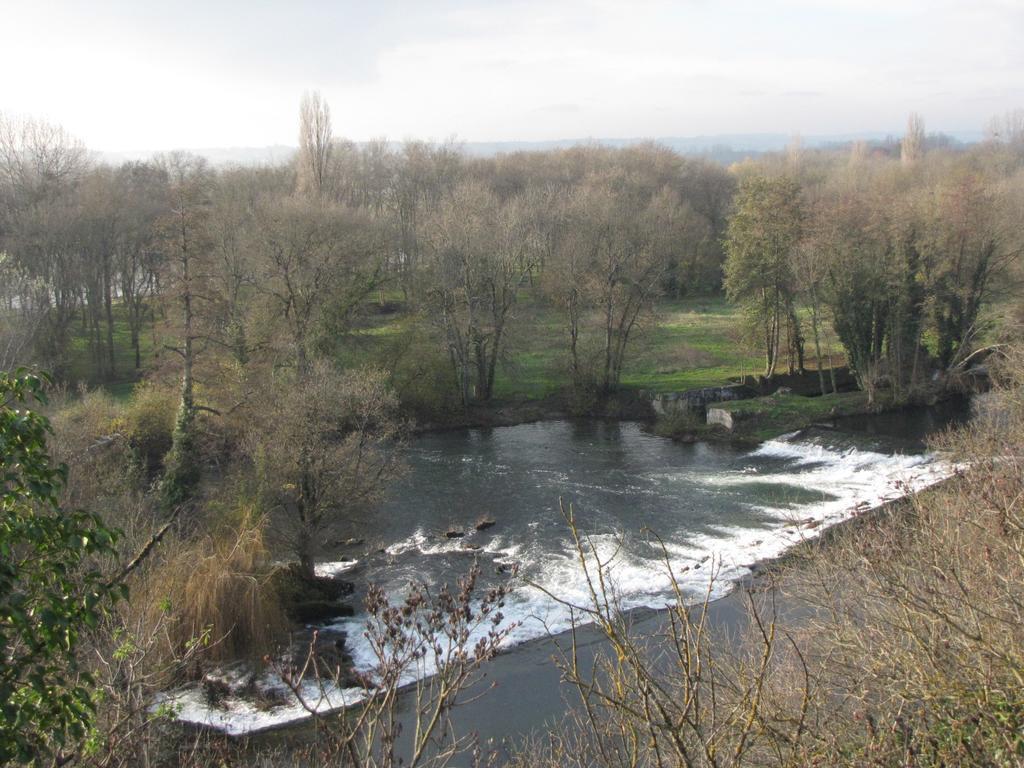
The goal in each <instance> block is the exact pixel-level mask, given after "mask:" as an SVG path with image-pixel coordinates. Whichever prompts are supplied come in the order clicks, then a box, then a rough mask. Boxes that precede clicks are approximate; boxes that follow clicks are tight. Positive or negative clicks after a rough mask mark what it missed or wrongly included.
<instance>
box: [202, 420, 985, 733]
mask: <svg viewBox="0 0 1024 768" xmlns="http://www.w3.org/2000/svg"><path fill="white" fill-rule="evenodd" d="M964 418H965V410H964V409H963V408H962V407H956V406H947V407H945V408H942V409H920V410H914V411H906V412H901V413H899V414H891V415H883V416H873V417H861V418H857V419H850V420H844V421H841V422H836V423H834V424H831V425H826V426H819V427H813V428H810V429H807V430H802V431H800V432H798V433H794V434H791V435H786V436H783V437H780V438H778V439H775V440H770V441H767V442H765V443H763V444H761V445H760V446H759V447H756V448H743V449H741V448H737V447H734V446H729V445H724V444H709V443H696V444H690V445H687V444H680V443H676V442H672V441H670V440H666V439H664V438H659V437H656V436H653V435H650V434H647V433H645V432H644V431H643V429H642V428H641V426H640V425H638V424H635V423H629V422H625V423H603V422H571V421H547V422H538V423H534V424H524V425H520V426H513V427H498V428H493V429H468V430H462V431H451V432H439V433H432V434H425V435H421V436H418V437H416V438H415V440H414V441H413V443H412V445H411V446H410V448H409V451H408V455H407V464H408V472H407V473H406V474H405V476H404V477H403V478H402V480H401V481H400V482H399V483H397V484H396V485H395V487H394V488H393V489H392V491H391V493H390V495H389V497H388V498H387V500H386V502H385V503H384V505H383V507H382V509H381V510H380V513H379V514H378V515H376V516H375V518H374V521H373V524H372V525H366V526H365V527H364V530H363V533H364V536H365V542H364V543H363V544H362V545H360V546H358V547H348V548H344V547H339V548H337V555H336V557H335V558H334V559H332V558H331V557H328V558H327V560H328V562H324V563H322V564H321V566H320V571H321V572H322V573H338V572H344V573H345V577H346V578H350V579H352V580H353V581H355V582H356V583H357V584H364V585H365V584H368V583H377V584H380V585H381V586H383V587H384V588H385V590H386V591H387V592H388V594H389V595H391V596H393V598H394V599H396V600H397V599H399V598H400V597H401V595H402V594H403V593H404V592H405V590H406V589H407V588H408V585H409V583H410V582H413V581H415V582H425V583H426V584H428V585H429V586H431V587H432V588H436V587H437V586H439V585H440V584H443V583H448V584H454V582H455V580H456V579H457V578H458V577H459V576H461V575H463V574H465V573H466V572H467V571H468V570H469V568H470V567H471V565H472V563H473V561H474V560H476V561H477V562H478V563H479V564H480V568H481V580H482V582H483V583H482V586H483V587H487V586H490V585H494V584H497V583H501V582H505V581H506V580H508V579H510V578H511V576H510V575H509V572H510V571H511V570H512V568H513V566H515V567H516V568H517V569H518V576H517V577H516V578H515V580H514V581H513V582H511V584H512V585H513V591H512V593H511V595H510V597H509V598H508V600H507V601H506V605H505V607H504V610H503V613H504V615H505V616H506V620H507V621H508V622H509V623H510V624H511V625H512V626H513V627H514V629H513V630H512V632H511V634H510V635H509V637H508V638H507V639H506V641H505V646H506V647H507V648H508V649H510V650H513V653H512V654H508V655H507V656H508V658H504V659H503V660H502V662H501V664H500V668H502V669H505V670H506V671H505V673H504V674H505V675H506V676H508V677H514V676H515V674H516V672H515V670H516V667H517V661H516V658H517V657H516V655H515V651H514V649H515V648H517V647H520V646H522V647H527V646H528V645H529V641H531V640H535V639H537V638H540V637H544V636H548V635H549V634H552V633H557V632H560V631H562V630H565V629H567V628H568V627H569V626H570V617H571V614H570V611H569V609H568V608H567V607H566V606H565V605H564V604H562V603H561V602H560V600H561V601H568V602H572V603H576V604H586V603H587V601H588V591H587V586H586V581H585V579H584V576H583V573H582V570H581V568H580V566H579V562H578V558H577V554H576V552H575V550H574V548H573V544H572V538H571V535H570V531H569V527H568V526H567V524H566V521H565V519H564V517H563V515H562V513H561V512H560V504H561V505H562V507H563V508H565V509H567V508H568V507H569V506H570V505H571V506H572V509H573V510H574V512H575V516H576V520H577V523H578V526H579V528H580V530H581V532H583V533H584V534H586V535H587V536H588V537H589V541H590V542H591V544H592V546H593V547H594V548H595V549H596V552H597V556H598V557H599V558H600V559H601V560H602V561H605V562H607V563H608V564H609V565H608V569H607V574H608V583H609V584H610V585H611V589H612V591H613V592H614V594H615V596H616V598H617V599H618V600H619V601H620V603H621V605H622V607H624V608H627V609H628V608H655V609H656V608H661V607H663V606H664V605H665V604H666V603H668V602H671V601H672V593H671V590H672V580H671V577H670V575H669V574H670V569H671V572H672V573H674V574H675V576H676V579H677V582H678V583H679V584H680V585H681V587H682V588H683V589H684V591H687V592H689V593H691V594H692V595H693V596H694V598H695V599H698V598H699V597H701V596H703V595H704V594H706V593H707V592H708V590H709V589H710V590H711V593H712V596H717V595H721V594H725V593H726V592H728V591H729V590H730V588H731V587H732V585H733V584H735V582H736V581H737V580H738V579H741V578H742V577H744V576H745V575H747V574H749V573H750V566H751V565H753V564H755V563H757V562H759V561H763V560H765V559H768V558H772V557H776V556H778V555H780V554H781V553H782V552H784V551H785V550H786V549H787V548H789V547H790V546H792V545H793V544H795V543H797V542H799V541H800V540H802V539H805V538H808V537H813V536H816V535H818V534H819V533H820V532H821V531H822V530H823V529H825V528H827V527H828V526H829V525H831V524H834V523H836V522H839V521H841V520H843V519H846V518H849V517H851V516H852V515H854V514H856V513H857V512H859V511H863V510H865V509H868V508H871V507H875V506H878V505H879V504H881V503H883V502H885V501H887V500H890V499H893V498H897V497H899V496H902V495H904V494H905V493H906V491H907V490H908V489H919V488H923V487H926V486H927V485H930V484H932V483H934V482H936V481H938V480H940V479H942V478H944V477H946V476H948V475H949V474H950V473H951V471H952V468H951V467H950V466H949V465H948V464H947V463H946V462H944V461H942V460H941V458H940V457H937V456H935V455H932V454H930V453H928V452H927V451H926V449H925V445H924V442H923V440H924V438H925V436H927V435H928V434H930V433H933V432H934V431H936V430H937V429H941V428H943V427H945V426H946V425H948V424H950V423H954V422H957V421H960V420H962V419H964ZM481 519H488V520H491V521H493V522H494V525H493V526H491V527H489V528H487V529H486V530H482V531H477V530H476V529H475V524H476V523H477V522H479V521H480V520H481ZM450 531H457V532H461V533H462V534H463V535H462V536H460V537H456V538H449V537H448V535H447V534H448V532H450ZM546 593H550V594H546ZM550 595H555V596H557V597H558V598H559V600H555V599H553V598H552V597H551V596H550ZM358 598H359V594H358V593H357V596H356V600H357V601H358ZM364 622H365V616H362V615H359V614H358V613H357V615H356V616H354V617H352V618H349V619H345V620H342V621H340V622H338V623H337V624H334V625H332V626H331V629H333V630H335V631H344V632H346V633H347V637H348V647H349V650H350V652H351V653H352V655H353V659H354V661H355V663H356V666H357V668H360V669H363V670H366V671H370V670H371V669H372V667H373V663H374V656H373V654H372V652H371V649H370V647H369V644H368V642H367V641H366V639H365V638H364V636H363V630H364ZM524 644H525V645H524ZM520 658H523V659H526V658H527V657H520ZM536 662H537V659H536V658H532V657H530V658H529V659H528V663H529V664H534V663H536ZM520 664H521V663H520ZM425 673H429V669H424V670H419V674H425ZM545 679H546V678H545ZM552 684H557V680H555V681H554V682H553V683H552ZM338 694H339V696H337V697H336V696H333V695H332V696H328V697H326V698H324V699H323V700H322V702H321V704H322V706H323V708H325V709H330V708H333V707H334V706H336V705H337V704H338V703H339V701H340V700H341V699H344V700H345V703H351V701H352V697H353V696H357V695H358V693H357V692H355V691H351V690H350V691H348V692H343V691H339V692H338ZM339 697H340V698H339ZM550 698H551V697H550V696H548V697H547V698H546V699H545V700H547V699H550ZM183 701H184V702H185V704H186V707H185V709H186V711H185V713H184V714H183V717H184V719H191V720H193V721H195V722H204V723H207V724H210V725H215V726H217V727H220V728H223V729H225V730H228V731H230V732H236V733H237V732H245V731H248V730H254V729H259V728H264V727H267V726H272V725H276V724H279V723H282V722H287V721H289V720H293V719H299V718H301V717H303V716H304V712H303V711H302V710H301V708H296V707H292V708H291V710H288V709H284V710H282V711H281V712H278V713H275V712H273V711H271V712H266V711H262V712H259V711H252V710H251V708H250V709H247V708H246V707H244V706H242V705H239V706H238V707H237V708H236V711H234V712H223V713H217V712H211V711H209V710H208V709H204V708H203V707H201V706H199V705H198V704H196V705H195V706H191V705H189V700H183ZM549 705H550V706H549V710H548V711H547V713H545V712H543V711H541V710H542V709H543V708H542V707H540V708H538V710H537V711H536V712H531V713H529V715H528V716H525V720H523V718H522V717H520V718H519V719H520V720H523V722H522V723H520V724H519V725H517V726H516V727H517V729H520V730H521V729H522V728H526V727H527V726H528V725H530V724H531V723H533V724H539V723H540V722H541V721H542V720H543V719H544V716H545V714H550V712H551V707H553V708H554V709H557V708H558V706H559V703H558V701H557V699H556V700H555V701H554V702H549ZM190 706H191V708H190ZM497 706H499V710H496V714H495V719H496V722H494V723H491V722H490V721H489V720H488V719H487V718H486V717H485V716H483V715H480V712H482V710H480V712H478V715H480V717H483V720H482V721H480V720H479V719H478V723H477V724H478V725H481V724H482V726H483V727H484V728H486V729H489V730H490V732H491V734H492V735H495V736H500V735H502V729H503V728H506V727H507V725H506V721H505V719H504V718H506V717H507V713H508V707H509V704H507V703H506V704H504V705H502V704H500V700H499V704H498V705H497ZM502 710H503V711H504V713H505V714H504V715H503V714H502Z"/></svg>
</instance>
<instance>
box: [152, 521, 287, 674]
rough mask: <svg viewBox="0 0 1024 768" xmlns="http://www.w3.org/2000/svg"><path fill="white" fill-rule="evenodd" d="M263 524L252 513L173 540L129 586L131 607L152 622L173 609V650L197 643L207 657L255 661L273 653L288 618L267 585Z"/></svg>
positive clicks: (170, 632)
mask: <svg viewBox="0 0 1024 768" xmlns="http://www.w3.org/2000/svg"><path fill="white" fill-rule="evenodd" d="M270 573H271V567H270V565H269V557H268V551H267V548H266V546H265V544H264V540H263V521H262V519H261V518H257V517H254V516H249V517H246V518H244V519H243V521H242V523H241V524H240V525H239V526H238V527H237V529H236V528H232V527H226V528H225V529H223V530H221V531H219V532H218V533H215V534H210V535H208V536H205V537H203V538H201V539H198V540H195V541H191V542H185V543H181V542H179V543H176V544H172V545H170V548H169V549H168V551H167V552H166V554H165V556H164V558H163V560H162V562H161V563H160V564H158V565H157V566H156V567H154V568H152V569H151V570H150V571H149V572H148V573H147V574H146V576H145V577H144V579H143V583H142V584H140V585H138V586H136V587H133V597H132V601H133V604H135V605H136V606H142V608H143V609H144V610H146V611H148V612H150V614H151V615H152V616H153V619H152V620H153V621H154V622H155V621H156V620H157V617H158V616H159V614H170V615H171V616H172V617H173V621H172V622H170V624H169V626H168V629H167V633H166V637H167V644H168V648H167V651H168V653H170V654H171V655H174V656H177V655H181V654H182V653H184V652H186V650H187V649H188V648H189V647H190V646H192V645H193V644H195V643H197V642H198V643H200V644H202V645H206V646H208V647H207V648H206V650H205V651H204V653H203V657H204V658H206V659H208V660H210V661H222V660H237V659H246V658H248V659H258V658H261V657H262V656H263V655H264V654H267V653H271V652H273V651H275V650H277V649H278V648H279V646H280V643H281V641H282V638H283V637H284V635H285V633H286V632H287V628H288V622H287V619H286V618H285V615H284V612H283V610H282V608H281V606H280V604H279V603H278V600H277V596H276V594H275V593H274V590H273V589H272V587H271V585H270Z"/></svg>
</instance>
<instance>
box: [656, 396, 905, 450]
mask: <svg viewBox="0 0 1024 768" xmlns="http://www.w3.org/2000/svg"><path fill="white" fill-rule="evenodd" d="M892 407H894V406H893V403H892V402H891V400H889V399H887V398H876V402H875V403H874V404H873V405H869V404H868V397H867V394H866V393H865V392H860V391H857V392H839V393H837V394H828V395H821V396H819V397H803V396H801V395H793V394H775V395H768V396H766V397H755V398H751V399H749V400H734V401H732V402H723V403H713V404H711V405H709V406H708V408H709V411H711V410H718V411H721V412H722V413H724V414H726V421H727V422H729V424H730V425H731V426H729V425H723V424H722V423H708V422H706V421H705V420H704V416H703V415H702V414H693V413H689V412H681V413H677V414H670V415H667V416H663V417H661V418H660V419H658V421H657V423H656V424H655V425H654V432H655V433H656V434H659V435H661V436H662V437H671V438H673V439H676V440H685V441H691V440H732V441H739V442H760V441H762V440H769V439H771V438H773V437H777V436H779V435H782V434H785V433H787V432H794V431H796V430H798V429H803V428H804V427H809V426H811V425H812V424H816V423H819V422H822V421H827V420H829V419H834V418H837V417H840V416H857V415H861V414H867V413H879V412H881V411H885V410H887V409H889V408H892ZM712 417H713V416H712Z"/></svg>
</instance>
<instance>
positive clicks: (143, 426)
mask: <svg viewBox="0 0 1024 768" xmlns="http://www.w3.org/2000/svg"><path fill="white" fill-rule="evenodd" d="M177 407H178V398H177V395H176V394H175V393H174V392H172V391H169V390H166V389H161V388H159V387H157V386H156V385H155V384H152V383H145V384H140V385H138V386H136V387H135V391H134V393H133V394H132V398H131V400H130V401H129V403H128V406H127V407H126V408H125V411H124V416H123V417H122V419H123V421H122V425H121V427H122V430H123V432H124V434H125V437H127V438H128V441H129V443H130V444H131V446H132V449H133V450H134V452H135V455H136V456H137V457H138V459H139V462H140V463H141V464H142V465H143V467H145V468H146V469H147V470H150V471H152V470H154V469H156V468H157V467H159V466H160V463H161V462H162V461H163V459H164V456H166V455H167V452H168V451H169V450H170V449H171V437H172V435H173V433H174V420H175V417H176V415H177Z"/></svg>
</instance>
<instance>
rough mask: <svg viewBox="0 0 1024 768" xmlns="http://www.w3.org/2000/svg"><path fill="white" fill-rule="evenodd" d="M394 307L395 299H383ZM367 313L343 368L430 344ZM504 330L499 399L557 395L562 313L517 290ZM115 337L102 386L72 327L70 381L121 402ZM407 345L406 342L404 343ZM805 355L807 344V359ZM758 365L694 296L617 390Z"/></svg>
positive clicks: (123, 359)
mask: <svg viewBox="0 0 1024 768" xmlns="http://www.w3.org/2000/svg"><path fill="white" fill-rule="evenodd" d="M388 298H389V300H390V302H391V304H392V305H393V306H397V307H399V308H400V304H401V302H400V296H389V297H388ZM367 306H368V308H370V309H371V311H369V312H368V313H367V314H366V316H365V317H364V318H363V320H362V321H361V322H360V323H359V327H358V328H357V329H356V330H354V331H352V332H350V333H348V334H346V335H345V336H344V337H342V338H338V339H336V340H332V345H333V348H334V349H333V353H334V354H335V355H337V357H338V359H339V360H340V361H341V362H343V363H344V364H346V365H356V364H364V363H376V364H380V365H384V366H389V365H392V364H393V361H394V360H395V359H396V358H398V357H400V356H402V355H406V354H409V351H410V350H412V351H415V349H414V348H415V347H416V345H420V346H424V345H425V346H431V345H436V341H431V331H430V330H429V329H428V328H426V327H424V326H425V324H423V325H421V326H420V327H417V323H421V324H422V321H421V320H417V319H415V318H412V317H409V316H407V315H405V314H404V313H402V312H401V311H392V312H388V313H382V312H379V311H376V310H375V309H374V307H375V303H374V302H370V303H368V305H367ZM513 311H514V318H513V320H512V322H511V323H510V326H509V332H508V336H507V345H506V350H507V352H508V354H507V356H506V360H505V361H504V363H503V364H502V365H501V366H500V367H499V370H498V372H497V378H496V382H495V396H496V397H497V398H499V399H504V400H508V399H540V398H543V397H545V396H548V395H551V394H553V393H556V392H559V391H561V390H563V389H564V388H565V387H566V386H567V385H568V383H569V379H568V373H567V344H568V341H567V339H568V333H567V330H566V328H565V320H564V318H563V317H562V315H561V314H560V313H559V312H557V311H556V310H554V309H552V308H551V307H549V306H547V305H545V304H544V303H542V302H541V301H540V300H539V298H538V297H537V296H535V295H534V294H533V293H532V292H531V291H529V290H527V291H524V293H523V295H522V297H521V299H520V301H519V303H518V304H517V305H516V307H515V308H514V310H513ZM116 320H117V326H116V332H115V336H114V342H115V352H116V357H115V360H116V366H117V376H116V377H115V379H114V380H113V381H106V382H101V381H99V379H98V376H97V375H96V371H95V366H94V361H93V360H92V356H91V353H90V350H89V342H88V338H87V336H86V334H85V333H84V332H83V331H82V328H81V326H80V325H78V324H76V326H75V328H74V329H73V330H74V332H75V334H76V335H75V337H74V338H73V340H72V345H71V357H70V360H69V379H70V380H72V381H76V382H77V381H84V382H86V383H89V384H90V385H98V384H102V386H104V387H105V388H106V389H108V390H109V391H110V392H111V393H112V394H114V395H115V396H121V397H123V396H127V395H128V394H130V392H131V388H132V386H133V384H134V382H135V381H136V380H137V378H138V376H137V372H136V371H135V370H134V354H133V352H132V349H131V339H130V335H129V330H128V324H127V321H126V319H125V317H124V313H123V310H122V309H121V308H117V313H116ZM410 339H412V340H410ZM152 344H153V341H152V334H150V333H148V332H146V333H143V338H142V345H143V367H145V366H146V364H147V362H149V359H150V356H151V355H152ZM811 353H812V349H811V345H810V342H808V355H810V354H811ZM762 367H763V360H762V358H761V357H760V355H759V353H757V352H755V351H754V350H752V349H751V348H750V347H749V345H747V344H745V343H744V341H743V339H742V336H741V333H740V317H739V313H738V311H737V310H736V308H735V307H733V306H732V305H730V304H729V303H728V302H727V301H726V300H725V298H724V297H720V296H711V297H695V298H687V299H682V300H673V301H662V302H660V303H659V304H658V305H657V307H656V308H655V312H654V315H653V317H652V318H650V319H648V320H646V321H645V322H644V323H642V324H641V325H639V326H638V327H637V328H636V329H635V330H634V332H633V335H632V336H631V339H630V344H629V348H628V350H627V353H626V365H625V369H624V371H623V378H622V384H623V386H625V387H626V388H629V389H643V390H647V391H651V392H678V391H682V390H686V389H693V388H696V387H705V386H714V385H719V384H723V383H725V382H726V381H727V380H728V379H730V378H732V377H736V376H742V375H748V374H757V373H760V372H761V370H762Z"/></svg>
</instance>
